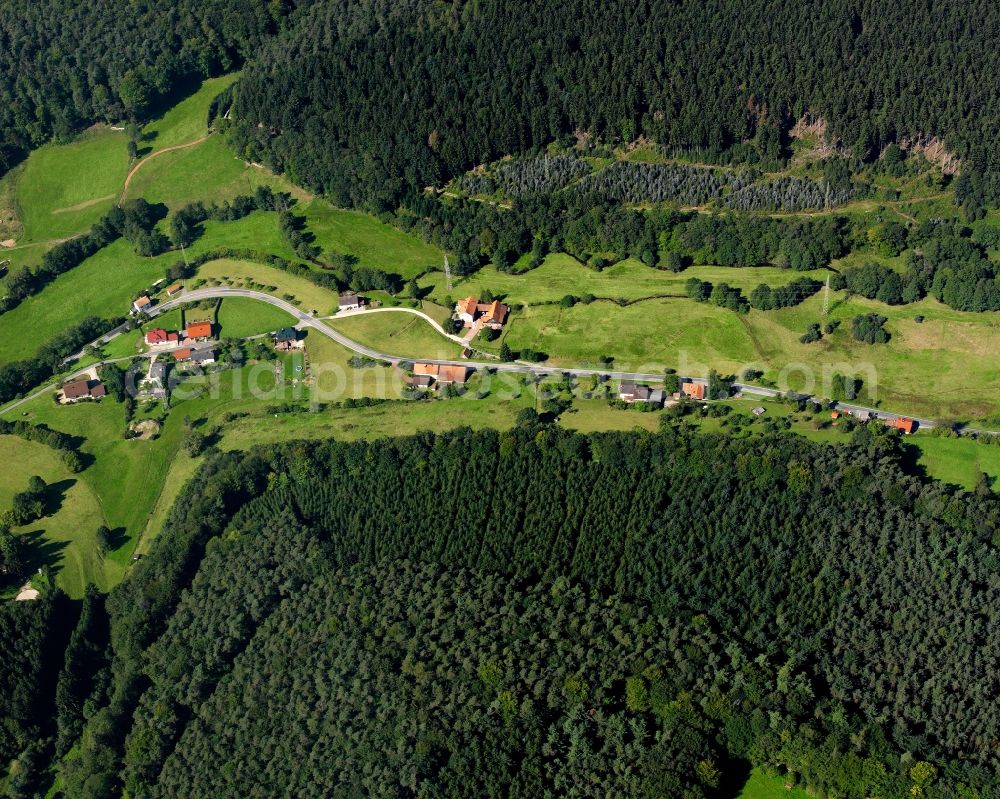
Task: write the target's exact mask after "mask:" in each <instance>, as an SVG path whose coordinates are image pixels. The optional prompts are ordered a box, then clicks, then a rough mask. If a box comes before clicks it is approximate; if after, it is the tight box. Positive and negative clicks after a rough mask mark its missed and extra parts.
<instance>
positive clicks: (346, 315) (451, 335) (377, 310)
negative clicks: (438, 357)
mask: <svg viewBox="0 0 1000 799" xmlns="http://www.w3.org/2000/svg"><path fill="white" fill-rule="evenodd" d="M372 313H408V314H413V315H414V316H419V317H420V318H421V319H423V320H424V321H425V322H427V324H429V325H430V326H431V327H433V328H434V329H435V330H436V331H437V332H438V333H440V334H441V335H442V336H444V337H445V338H448V339H451V340H452V341H454V342H455V343H456V344H458V345H459V346H461V347H468V346H469V342H468V341H466V340H465V339H464V338H462V337H461V336H456V335H455V334H454V333H449V332H447V331H446V330H445V329H444V328H443V327H441V325H440V324H438V323H437V321H436V320H434V319H432V318H431V317H430V316H428V315H427V314H426V313H424V312H423V311H421V310H418V309H417V308H405V307H403V306H399V307H397V308H359V309H358V310H356V311H341V312H340V313H338V314H334V315H333V316H324V317H321V318H322V319H349V318H350V317H352V316H364V315H366V314H372Z"/></svg>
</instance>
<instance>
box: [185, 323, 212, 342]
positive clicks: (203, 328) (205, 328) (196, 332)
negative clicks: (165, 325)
mask: <svg viewBox="0 0 1000 799" xmlns="http://www.w3.org/2000/svg"><path fill="white" fill-rule="evenodd" d="M184 335H185V336H186V337H187V338H208V337H209V336H211V335H212V323H211V322H192V323H191V324H189V325H188V326H187V329H186V330H185V331H184Z"/></svg>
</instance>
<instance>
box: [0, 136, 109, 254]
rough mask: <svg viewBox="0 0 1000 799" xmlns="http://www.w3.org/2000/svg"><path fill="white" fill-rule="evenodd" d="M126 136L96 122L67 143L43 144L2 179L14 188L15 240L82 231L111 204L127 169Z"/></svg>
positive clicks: (28, 240)
mask: <svg viewBox="0 0 1000 799" xmlns="http://www.w3.org/2000/svg"><path fill="white" fill-rule="evenodd" d="M126 141H127V139H126V136H125V134H124V132H122V131H115V130H112V129H111V128H108V127H104V126H98V127H94V128H91V129H90V130H88V131H86V132H85V133H83V134H81V135H80V136H79V137H78V138H77V139H76V140H75V141H73V142H72V143H70V144H46V145H44V146H43V147H40V148H38V149H37V150H35V151H34V152H33V153H32V154H31V155H30V156H29V157H28V159H27V161H25V163H24V165H23V166H22V167H21V168H19V169H17V170H15V171H13V172H11V173H10V174H9V175H7V176H5V177H4V178H3V180H4V182H7V181H10V182H11V184H12V188H13V202H14V206H15V209H16V214H17V217H18V219H19V221H20V225H21V227H22V235H21V236H19V237H17V242H18V244H19V245H22V246H23V245H28V244H32V243H39V242H43V243H47V242H53V241H54V240H57V239H62V238H67V237H69V236H73V235H75V234H78V233H81V232H83V231H85V230H86V229H87V228H89V227H90V226H91V225H92V224H93V223H94V222H96V221H97V220H98V219H99V218H100V217H101V215H102V214H104V213H105V212H106V211H107V210H108V209H109V208H111V206H112V205H113V204H114V202H115V199H116V197H117V193H118V190H119V189H120V188H121V185H122V182H123V181H124V180H125V175H126V173H127V172H128V151H127V149H126Z"/></svg>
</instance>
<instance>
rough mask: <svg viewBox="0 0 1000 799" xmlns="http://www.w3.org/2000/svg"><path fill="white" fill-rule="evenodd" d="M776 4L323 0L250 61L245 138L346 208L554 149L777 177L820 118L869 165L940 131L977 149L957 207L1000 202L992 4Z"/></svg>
mask: <svg viewBox="0 0 1000 799" xmlns="http://www.w3.org/2000/svg"><path fill="white" fill-rule="evenodd" d="M779 16H780V18H779V17H776V16H775V15H774V13H773V6H772V5H771V4H769V3H767V2H764V0H740V2H739V3H737V4H735V5H733V4H726V5H711V4H709V5H705V4H701V5H698V4H692V5H685V6H683V7H680V8H678V7H677V5H676V4H675V3H671V2H667V0H647V2H643V3H640V4H638V5H636V4H635V3H629V2H624V1H623V0H618V1H617V2H611V3H605V2H598V0H587V1H586V2H584V3H583V4H582V5H577V6H574V7H572V8H570V7H569V6H565V5H561V4H552V3H542V4H538V3H531V2H528V1H527V0H518V1H517V2H515V3H514V4H513V5H511V3H509V2H501V0H491V1H490V2H485V3H477V4H474V5H464V6H438V5H435V4H428V3H425V2H421V1H420V0H406V2H399V3H395V4H393V8H392V10H391V13H390V12H386V13H375V12H373V9H372V7H371V5H370V4H368V3H363V2H354V3H346V4H345V3H334V2H318V3H315V4H312V5H311V6H310V7H309V8H307V9H305V10H304V12H303V13H300V14H298V15H297V16H296V18H295V19H294V20H293V22H292V24H290V25H289V26H288V27H287V29H286V30H285V31H284V32H283V33H282V34H280V35H279V36H277V37H275V38H274V39H272V40H270V41H268V42H267V43H266V44H265V46H264V47H263V49H262V52H261V53H260V55H259V57H256V58H254V59H252V60H251V62H250V63H249V64H248V66H247V69H246V71H245V74H244V76H243V78H242V79H241V80H240V85H239V88H238V90H237V91H236V92H235V98H234V99H235V102H234V107H233V109H234V119H235V127H236V131H237V148H238V152H240V153H241V154H245V155H247V156H249V157H252V158H253V159H254V160H259V161H262V162H264V163H266V164H267V165H269V166H273V167H276V168H278V169H279V170H282V171H286V172H288V173H289V175H290V176H291V177H292V179H293V180H295V181H297V182H300V183H302V184H304V185H307V186H309V187H310V188H313V189H316V190H319V191H321V192H323V193H325V194H328V195H329V196H331V197H333V198H334V199H335V201H336V202H337V203H338V204H341V205H358V206H364V207H368V208H371V209H374V210H385V209H391V208H395V207H396V206H397V205H398V204H399V203H400V201H401V199H402V198H403V196H405V194H406V193H407V191H412V190H419V189H422V188H423V187H425V186H437V185H442V184H443V183H444V182H447V180H449V179H451V178H454V177H457V176H460V175H462V174H464V173H465V172H466V171H467V170H468V169H470V168H472V167H474V166H476V165H478V164H483V163H491V162H493V161H495V160H496V159H498V158H500V157H501V156H503V155H508V154H515V155H516V154H522V153H526V152H542V151H543V149H544V148H545V147H546V146H547V145H549V144H551V143H552V142H556V143H559V144H560V145H562V146H565V147H569V146H577V147H579V148H581V149H582V150H583V151H585V152H586V151H587V150H588V149H593V148H594V147H595V146H596V145H598V144H599V143H606V144H611V145H620V144H630V143H632V142H634V141H636V140H637V139H638V138H639V137H640V136H644V137H647V138H649V139H651V140H652V141H654V142H656V143H658V144H659V145H661V146H662V147H664V148H665V149H666V150H667V151H668V152H678V153H685V152H689V153H694V154H697V157H699V158H701V159H704V160H710V161H714V162H718V163H741V164H749V165H754V164H760V165H761V166H763V167H765V168H767V169H773V168H775V167H776V166H780V165H782V164H783V163H785V162H786V161H787V158H788V155H789V135H790V131H791V129H792V127H793V126H794V124H795V122H796V121H797V120H798V119H800V118H802V117H804V116H806V115H807V114H808V115H812V116H813V117H816V116H819V117H822V118H823V119H824V120H825V122H826V123H827V127H828V130H829V131H830V134H831V136H834V137H837V138H839V139H840V140H841V142H842V144H843V147H844V149H845V150H847V151H848V152H849V153H850V155H851V157H852V158H854V159H856V160H859V161H862V162H870V161H873V160H875V159H876V158H877V157H878V156H879V155H880V153H881V152H882V151H883V150H885V149H887V148H889V147H891V146H893V145H899V144H905V143H906V142H907V141H910V142H912V141H914V140H926V139H927V138H928V137H931V136H938V137H941V138H942V139H943V141H944V143H945V145H946V146H947V147H949V148H950V149H951V150H952V151H954V152H955V154H957V155H958V156H959V157H961V158H962V178H961V181H960V183H958V184H956V190H957V191H959V192H960V195H961V196H960V199H959V202H960V203H961V204H963V205H964V206H965V207H966V208H967V210H968V211H970V212H971V213H973V214H976V215H978V214H979V213H980V212H981V211H980V210H979V209H980V208H981V205H982V203H983V202H984V201H991V202H995V201H996V199H997V197H998V196H1000V191H998V190H1000V182H998V175H1000V172H998V169H1000V156H998V155H997V154H996V153H995V152H994V148H992V147H991V146H990V145H989V142H990V141H991V139H992V135H993V131H994V130H995V128H996V126H997V113H998V112H997V111H996V109H995V103H993V102H992V92H994V91H995V88H996V78H995V76H996V75H997V74H998V70H997V66H998V55H997V53H996V49H995V48H994V47H993V46H992V39H993V34H994V33H995V31H996V30H997V28H998V26H1000V12H998V11H997V9H996V8H995V7H993V6H991V5H990V4H989V3H986V2H983V0H977V2H975V3H974V4H973V6H971V7H963V8H962V9H961V10H959V9H956V8H948V9H943V10H942V9H937V8H933V9H931V8H929V7H925V8H920V9H917V10H916V11H914V10H913V9H912V8H911V5H910V4H907V3H901V2H891V3H880V4H871V3H869V4H861V5H858V4H856V3H850V2H848V0H836V1H835V2H832V3H823V4H811V3H807V2H801V1H800V2H796V3H795V4H794V5H793V6H792V7H790V8H788V9H787V13H783V14H781V15H779ZM970 17H972V18H975V19H976V20H977V23H978V24H977V25H976V26H974V27H972V28H970V27H969V26H968V25H966V24H965V21H966V20H967V19H968V18H970ZM692 65H697V69H696V70H693V69H692ZM386 109H391V113H386ZM894 152H895V151H894ZM824 201H825V198H824Z"/></svg>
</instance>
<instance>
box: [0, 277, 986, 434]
mask: <svg viewBox="0 0 1000 799" xmlns="http://www.w3.org/2000/svg"><path fill="white" fill-rule="evenodd" d="M226 297H244V298H247V299H251V300H259V301H260V302H266V303H268V304H269V305H273V306H274V307H275V308H280V309H281V310H282V311H285V312H286V313H288V314H290V315H291V316H292V317H294V318H295V320H296V323H295V327H297V328H299V329H308V330H312V331H314V332H315V333H317V334H318V335H321V336H326V337H327V338H329V339H332V340H333V341H335V342H337V343H338V344H340V345H341V346H342V347H345V348H347V349H349V350H352V351H353V352H356V353H359V354H360V355H365V356H367V357H369V358H374V359H375V360H379V361H388V362H390V363H393V364H398V363H399V362H400V361H413V360H422V361H423V362H426V363H434V364H439V365H456V366H469V367H472V368H474V369H492V370H494V371H496V372H513V373H517V374H536V375H554V374H564V375H571V376H573V377H590V376H592V375H597V376H600V377H605V378H609V379H613V380H644V381H650V382H655V381H662V380H663V372H623V371H617V370H614V369H584V368H557V367H552V366H543V365H539V364H529V363H523V362H515V363H505V362H498V361H487V362H484V361H474V360H465V359H462V360H450V359H446V358H426V359H414V358H403V357H401V356H399V355H393V354H392V353H388V352H382V351H381V350H377V349H375V348H373V347H369V346H367V345H365V344H361V343H359V342H357V341H354V340H353V339H351V338H348V337H347V336H345V335H344V334H343V333H341V332H339V331H337V330H334V329H333V328H332V327H330V326H329V325H327V324H324V322H323V320H324V319H331V318H335V317H329V316H328V317H317V316H314V315H313V314H311V313H307V312H305V311H303V310H301V309H299V308H297V307H296V306H294V305H292V303H290V302H288V301H286V300H283V299H281V298H280V297H275V296H273V295H271V294H265V293H264V292H261V291H252V290H250V289H236V288H205V289H195V290H193V291H187V292H185V293H184V294H182V295H180V296H178V297H175V298H174V299H171V300H167V301H166V302H163V303H161V304H160V305H157V306H156V307H155V308H153V309H152V310H151V311H150V312H149V314H148V315H149V317H150V318H155V317H156V316H158V315H159V314H162V313H164V312H166V311H169V310H172V309H174V308H176V307H178V306H181V305H184V304H185V303H189V302H198V301H201V300H216V299H225V298H226ZM391 311H397V312H399V311H402V312H406V313H413V314H416V315H417V316H420V317H422V318H423V319H425V320H426V321H428V322H429V323H430V324H431V325H432V326H433V327H434V328H435V330H437V331H438V332H440V333H441V334H442V335H444V336H446V337H447V338H449V339H451V340H456V339H457V338H458V337H456V336H450V335H449V334H447V333H445V332H444V330H443V329H442V328H441V326H440V325H439V324H438V323H437V322H435V321H434V320H433V319H431V318H430V317H429V316H427V314H425V313H423V312H422V311H418V310H415V309H413V308H382V309H369V310H367V311H356V312H351V313H346V314H344V315H343V316H344V317H347V316H352V315H360V314H362V313H377V312H391ZM126 329H127V328H126V326H124V325H122V326H121V327H118V328H115V330H112V331H110V332H108V333H106V334H104V335H103V336H101V337H100V338H98V339H96V340H95V341H94V342H93V343H94V344H98V345H99V344H106V343H107V342H109V341H110V340H111V339H113V338H115V337H116V336H118V335H120V334H121V333H122V332H124V331H125V330H126ZM457 343H462V344H463V345H464V344H465V342H464V341H459V342H457ZM81 354H82V351H81V353H78V354H77V355H76V356H71V358H69V359H67V362H68V361H71V360H73V358H76V357H79V356H80V355H81ZM129 360H131V357H127V358H114V359H111V360H107V361H101V362H100V363H98V364H91V365H90V366H88V367H86V368H85V369H80V370H78V371H77V372H74V373H73V374H72V375H70V377H76V376H77V375H80V374H83V373H84V372H86V371H87V370H88V369H92V368H94V366H101V365H102V364H105V363H116V362H119V361H129ZM65 379H69V378H64V379H63V380H60V381H58V382H53V383H50V384H48V385H46V386H44V387H42V388H40V389H38V390H37V391H35V392H33V393H32V394H30V395H28V396H27V397H24V398H23V399H20V400H16V401H15V402H12V403H10V404H8V405H7V406H5V407H4V408H2V409H0V414H3V413H7V412H8V411H11V410H13V409H14V408H17V407H18V406H19V405H22V404H24V403H25V402H28V401H30V400H32V399H34V398H35V397H37V396H39V395H40V394H44V393H45V392H46V391H50V390H52V389H53V388H55V387H57V386H58V385H60V384H61V383H62V382H64V380H65ZM683 379H685V380H690V381H692V382H695V383H705V382H706V381H705V380H704V379H702V378H696V377H683ZM732 387H733V388H734V389H735V390H737V391H739V392H741V393H742V394H744V395H749V396H757V397H762V398H772V399H773V398H778V397H782V396H786V395H787V392H783V391H779V390H778V389H773V388H766V387H764V386H753V385H747V384H745V383H734V384H733V386H732ZM799 397H800V398H801V399H804V400H813V401H816V402H823V400H821V399H819V398H817V397H813V396H810V395H799ZM837 408H838V409H840V410H842V411H849V412H850V413H851V414H853V415H858V414H861V415H864V414H868V415H869V416H870V418H875V419H882V420H887V419H895V418H898V417H900V416H903V415H904V414H899V413H891V412H889V411H884V410H879V409H878V408H868V407H865V406H863V405H855V404H853V403H844V402H840V403H837ZM908 418H912V419H914V420H915V421H916V422H917V424H918V426H920V427H924V428H931V427H934V420H933V419H924V418H920V417H908ZM961 432H963V433H975V434H988V435H1000V433H998V432H997V431H994V430H982V429H979V428H963V430H962V431H961Z"/></svg>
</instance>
